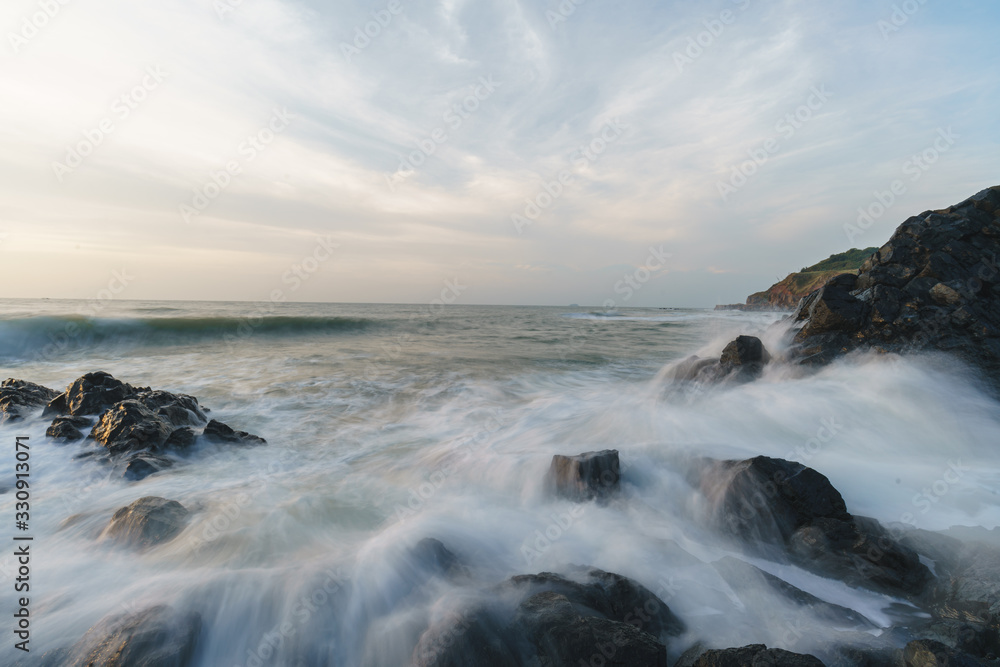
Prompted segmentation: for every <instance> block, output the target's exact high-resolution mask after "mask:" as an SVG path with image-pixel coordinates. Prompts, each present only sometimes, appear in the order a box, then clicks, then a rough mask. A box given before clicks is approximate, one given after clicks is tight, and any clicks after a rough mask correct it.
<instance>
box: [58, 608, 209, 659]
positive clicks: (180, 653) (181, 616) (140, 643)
mask: <svg viewBox="0 0 1000 667" xmlns="http://www.w3.org/2000/svg"><path fill="white" fill-rule="evenodd" d="M200 634H201V616H200V615H199V614H196V613H180V612H177V611H175V610H173V609H171V608H170V607H166V606H162V605H161V606H157V607H151V608H149V609H145V610H143V611H140V612H138V613H135V614H127V615H116V616H109V617H107V618H105V619H103V620H102V621H100V622H99V623H98V624H97V625H95V626H94V627H93V628H91V629H90V630H88V631H87V634H86V635H84V636H83V638H82V639H81V640H80V641H79V642H78V643H77V644H76V646H74V647H73V649H72V651H71V655H72V658H71V659H70V660H69V661H68V662H64V663H61V664H64V665H68V666H72V667H92V666H97V665H102V666H105V667H187V666H188V665H189V664H190V662H191V657H192V656H193V654H194V649H195V646H196V644H197V641H198V636H199V635H200Z"/></svg>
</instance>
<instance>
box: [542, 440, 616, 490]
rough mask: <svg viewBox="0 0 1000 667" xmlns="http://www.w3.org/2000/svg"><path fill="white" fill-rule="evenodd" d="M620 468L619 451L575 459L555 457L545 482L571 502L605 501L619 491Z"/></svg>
mask: <svg viewBox="0 0 1000 667" xmlns="http://www.w3.org/2000/svg"><path fill="white" fill-rule="evenodd" d="M620 482H621V465H620V464H619V461H618V452H617V450H614V449H605V450H603V451H600V452H586V453H584V454H577V455H576V456H563V455H562V454H556V455H555V456H553V457H552V463H551V465H550V466H549V473H548V477H547V478H546V483H547V485H548V487H549V488H550V489H551V490H552V491H553V492H554V493H555V494H556V495H558V496H561V497H563V498H568V499H570V500H575V501H581V500H592V499H594V498H597V499H599V500H606V499H607V498H609V497H610V496H611V495H613V494H615V493H617V492H618V490H619V485H620Z"/></svg>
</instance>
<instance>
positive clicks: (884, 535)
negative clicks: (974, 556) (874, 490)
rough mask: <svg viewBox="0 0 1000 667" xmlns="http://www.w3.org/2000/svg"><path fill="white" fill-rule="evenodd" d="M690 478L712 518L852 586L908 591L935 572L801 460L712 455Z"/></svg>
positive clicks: (758, 546)
mask: <svg viewBox="0 0 1000 667" xmlns="http://www.w3.org/2000/svg"><path fill="white" fill-rule="evenodd" d="M692 481H693V482H694V483H695V485H696V486H700V488H701V490H702V492H703V493H704V494H705V496H706V497H707V498H708V500H709V503H710V506H711V508H712V515H713V519H714V521H715V523H716V524H717V525H719V526H720V527H722V528H724V529H726V530H727V531H728V532H730V533H731V534H732V535H733V536H735V537H736V538H738V540H739V541H740V542H741V544H743V545H744V546H745V547H747V548H750V549H751V550H757V551H761V552H763V553H765V554H766V555H770V556H775V557H779V558H780V557H783V556H786V555H787V556H788V557H790V558H791V559H792V560H794V561H795V562H797V563H798V564H800V565H801V566H802V567H805V568H808V569H811V570H813V571H814V572H817V573H819V574H823V575H825V576H832V577H836V578H839V579H841V580H843V581H844V582H845V583H847V584H849V585H851V586H858V587H865V588H872V589H875V590H878V591H881V592H887V593H892V594H903V595H907V596H911V597H913V596H917V595H919V594H920V593H921V592H922V591H923V590H924V588H925V587H926V585H927V584H928V583H929V582H930V580H931V579H932V578H933V577H932V575H931V573H930V571H929V570H928V569H927V567H926V566H925V565H924V564H923V563H921V562H920V559H919V556H918V555H917V553H916V552H914V551H913V550H912V549H910V548H908V547H906V546H904V545H902V544H900V543H899V542H897V541H896V540H895V539H894V538H893V537H892V536H891V535H889V533H888V532H887V531H886V530H885V529H884V528H883V527H882V526H881V525H879V523H878V522H877V521H875V520H873V519H866V518H864V517H855V516H852V515H851V514H849V513H848V511H847V507H846V505H845V503H844V499H843V498H842V497H841V495H840V493H839V492H838V491H837V490H836V489H835V488H834V487H833V485H832V484H830V480H828V479H827V478H826V477H825V476H823V475H821V474H820V473H818V472H816V471H815V470H813V469H812V468H808V467H806V466H804V465H802V464H800V463H795V462H791V461H785V460H782V459H772V458H769V457H766V456H758V457H756V458H753V459H747V460H745V461H711V462H708V463H707V464H703V465H702V466H697V467H696V468H695V470H694V471H693V473H692ZM775 547H777V549H775Z"/></svg>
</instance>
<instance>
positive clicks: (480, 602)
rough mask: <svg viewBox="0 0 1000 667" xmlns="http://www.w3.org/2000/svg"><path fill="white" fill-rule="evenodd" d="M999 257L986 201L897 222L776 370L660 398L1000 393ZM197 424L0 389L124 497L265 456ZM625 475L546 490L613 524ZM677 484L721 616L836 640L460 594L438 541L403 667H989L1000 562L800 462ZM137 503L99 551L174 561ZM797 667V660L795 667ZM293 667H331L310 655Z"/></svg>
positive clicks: (690, 367)
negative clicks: (692, 515) (249, 454)
mask: <svg viewBox="0 0 1000 667" xmlns="http://www.w3.org/2000/svg"><path fill="white" fill-rule="evenodd" d="M998 251H1000V186H998V187H994V188H990V189H988V190H984V191H983V192H980V193H979V194H977V195H975V196H974V197H971V198H970V199H968V200H966V201H964V202H961V203H960V204H956V205H955V206H952V207H949V208H947V209H943V210H941V211H928V212H925V213H922V214H921V215H919V216H915V217H913V218H910V219H908V220H907V221H906V222H904V223H903V224H902V225H901V226H900V227H899V229H897V230H896V232H895V234H894V235H893V236H892V238H891V239H890V240H889V242H888V243H886V244H885V245H884V246H882V247H881V248H880V249H878V251H876V252H875V254H874V255H873V256H872V257H871V258H870V259H869V260H868V261H866V262H865V264H864V265H863V266H862V268H861V270H860V271H859V273H858V274H857V275H854V274H852V273H846V274H843V275H840V276H837V277H835V278H834V279H833V280H831V281H829V282H828V283H826V284H825V285H824V286H823V287H822V288H820V289H819V290H817V291H815V292H813V293H812V294H810V295H808V296H807V297H805V298H804V299H803V300H802V301H801V303H800V304H799V305H798V307H797V310H796V312H795V313H794V315H793V316H791V317H790V319H788V320H787V321H786V322H784V323H783V325H782V326H785V327H790V328H789V331H788V334H787V335H788V337H789V339H790V340H789V342H790V346H789V348H788V350H787V351H785V352H783V353H782V354H780V355H775V354H772V353H770V352H769V351H768V350H767V349H765V348H764V345H763V344H762V343H761V341H760V340H759V339H758V338H755V337H753V336H739V337H738V338H736V339H735V340H734V341H732V343H730V344H729V345H728V346H727V347H726V348H725V350H724V351H723V353H722V354H721V356H720V357H719V358H718V359H715V358H711V359H699V358H694V357H693V358H690V359H687V360H685V361H684V362H682V363H680V364H677V365H676V366H675V367H674V369H673V371H672V374H671V380H672V381H673V382H675V383H677V384H679V385H685V384H699V385H717V384H720V383H749V382H755V381H758V379H759V378H760V376H761V375H762V374H763V373H764V372H765V369H766V368H767V367H768V366H769V365H772V364H789V365H795V366H798V367H805V368H806V369H808V368H810V367H815V366H818V365H823V364H826V363H829V362H831V361H833V360H835V359H837V358H838V357H840V356H842V355H845V354H848V353H850V352H854V351H864V350H868V351H874V352H877V353H883V354H885V353H912V352H920V351H934V352H938V353H944V354H951V355H955V357H956V358H958V359H961V360H962V361H963V362H964V363H966V364H968V365H970V366H971V367H973V368H975V369H978V370H979V371H980V372H981V373H982V375H983V377H984V379H985V380H986V381H987V382H990V383H992V384H993V386H997V378H998V377H1000V270H998V269H997V252H998ZM208 413H209V410H208V409H207V408H205V407H204V406H202V405H201V404H200V403H199V401H198V400H197V399H196V398H195V397H193V396H189V395H185V394H176V393H171V392H168V391H164V390H153V389H150V388H149V387H135V386H132V385H130V384H127V383H125V382H122V381H121V380H118V379H116V378H114V377H112V376H111V375H110V374H108V373H104V372H94V373H88V374H87V375H84V376H83V377H80V378H78V379H77V380H75V381H74V382H72V383H71V384H70V385H69V386H68V387H67V388H66V389H65V391H62V392H58V391H55V390H52V389H48V388H46V387H43V386H40V385H37V384H33V383H31V382H28V381H24V380H15V379H8V380H6V381H4V382H3V383H2V385H0V415H2V418H3V420H5V421H18V420H28V419H40V418H45V419H46V420H48V419H49V418H51V420H52V421H51V424H50V426H49V428H48V430H47V431H46V435H47V436H48V438H49V443H50V444H51V445H52V446H67V447H68V448H67V453H68V456H75V457H77V458H79V457H96V458H98V459H100V460H101V461H103V462H104V464H105V465H106V466H107V469H108V470H109V474H112V475H115V476H117V477H120V478H122V479H123V480H124V481H123V483H124V484H135V483H137V482H138V481H139V480H142V479H144V478H146V477H148V476H150V475H155V474H157V473H160V472H161V471H163V470H164V469H166V468H175V467H179V466H184V465H189V464H190V461H191V458H192V457H193V456H196V455H197V452H198V451H199V449H200V448H202V447H206V446H214V447H222V448H225V447H248V446H258V445H266V442H265V440H264V439H262V438H260V437H258V436H256V435H252V434H250V433H247V432H245V431H240V430H236V429H234V428H232V427H230V426H228V425H226V424H223V423H221V422H219V421H216V420H214V419H210V418H209V416H208ZM69 447H76V448H77V449H74V448H69ZM628 463H629V462H628V461H627V460H626V461H622V458H621V457H620V454H619V452H618V451H616V450H604V451H597V452H584V453H578V452H574V451H566V452H564V453H562V454H559V455H556V456H554V457H553V458H552V461H551V465H550V467H549V470H548V473H547V476H546V478H545V479H544V480H542V482H543V485H544V488H545V489H546V490H547V493H549V494H550V496H551V497H558V498H561V499H563V500H564V501H565V500H569V501H571V502H572V503H575V504H577V506H580V505H584V504H587V503H599V504H602V505H603V506H609V505H610V507H612V508H613V509H614V511H628V509H629V508H628V506H627V505H628V502H629V500H628V498H624V499H623V498H622V496H621V488H622V485H623V483H624V482H627V481H628V479H629V475H630V469H629V467H628V465H627V464H628ZM684 473H685V474H684V477H683V480H681V481H679V482H678V483H682V484H686V485H687V486H688V487H690V491H691V493H692V494H693V495H695V496H696V497H697V498H698V499H699V503H698V504H697V508H698V512H700V513H701V515H700V516H699V517H698V518H699V520H700V522H701V523H702V524H703V525H705V526H707V527H711V528H712V529H713V534H715V535H717V536H718V539H719V540H720V543H721V544H724V545H725V547H726V549H727V551H728V553H730V554H731V555H728V556H725V557H723V558H721V559H719V560H716V561H714V562H701V561H698V559H694V560H695V561H697V562H696V564H695V567H701V568H703V569H705V570H709V569H710V570H711V571H712V572H713V573H714V576H716V577H718V578H719V580H720V581H724V582H726V586H727V590H728V592H729V594H730V595H731V597H730V598H729V600H730V601H731V602H733V603H734V604H735V603H738V604H739V605H742V606H743V607H745V608H752V607H754V606H755V605H758V604H760V597H759V596H758V592H759V591H761V590H766V591H768V594H769V595H771V596H772V597H773V598H774V599H778V600H781V602H782V604H781V610H784V611H781V610H778V609H776V610H775V611H774V613H775V614H779V613H790V616H789V617H788V618H787V619H783V620H784V621H785V622H787V623H789V624H790V626H792V627H794V626H793V625H792V624H794V616H795V615H796V614H799V613H809V614H811V615H812V616H815V617H817V618H820V619H822V620H823V621H824V622H825V623H827V624H828V625H829V628H831V632H830V633H829V634H828V635H826V636H825V637H826V638H825V639H824V640H823V641H822V642H819V641H808V640H809V639H810V638H804V639H805V640H806V641H800V640H802V639H803V638H802V637H795V636H794V635H791V634H790V636H791V637H792V638H791V639H790V640H789V641H788V642H787V643H786V645H785V646H780V647H779V646H771V647H768V646H766V645H764V644H749V645H745V646H733V645H731V644H729V643H728V641H727V639H726V637H727V632H726V628H718V631H717V632H716V633H714V634H707V633H704V632H703V633H701V634H698V635H696V634H694V633H693V632H692V631H691V629H690V628H691V619H686V618H684V617H683V616H682V615H680V614H678V613H675V611H673V610H672V609H671V607H670V604H669V603H670V599H665V597H668V596H665V595H664V594H663V592H662V591H661V590H657V591H656V592H654V591H652V590H650V589H649V588H646V587H645V586H644V585H643V584H642V583H640V582H638V581H635V580H633V579H630V578H628V577H625V576H622V575H620V574H616V573H613V572H607V571H604V570H601V569H598V568H595V567H592V566H589V565H586V564H576V565H574V564H567V565H566V566H565V567H562V568H561V569H560V571H558V572H522V573H518V574H513V575H511V576H509V577H507V578H505V579H503V580H502V581H497V580H494V581H482V580H479V579H477V578H476V577H474V576H473V575H472V574H471V573H472V572H473V571H474V570H475V567H476V565H477V563H476V562H474V560H473V559H471V558H470V557H468V556H462V555H459V554H456V553H455V552H453V550H452V549H451V548H450V547H449V545H448V544H445V543H444V542H443V541H441V540H439V539H438V536H435V535H432V534H431V535H424V536H422V539H420V541H418V542H416V543H415V544H413V546H412V547H411V548H409V549H408V550H407V552H406V555H405V557H404V560H405V561H406V563H405V567H406V569H407V571H408V572H410V573H412V585H413V587H414V589H417V588H420V587H422V586H423V587H429V586H430V585H431V584H432V583H435V582H436V583H438V584H440V583H442V582H446V583H447V585H448V590H450V591H452V592H453V593H454V598H455V599H456V600H458V602H457V603H455V604H450V605H444V604H442V605H441V607H440V609H439V610H438V611H436V612H435V613H433V614H431V615H430V618H429V619H428V620H427V622H426V623H423V624H422V625H421V626H420V627H419V631H418V632H415V633H414V636H415V643H414V644H413V645H412V651H411V653H410V662H409V664H411V665H413V666H418V667H452V666H454V667H458V666H462V667H480V666H481V667H488V666H495V665H538V666H547V667H560V666H567V667H570V666H572V667H581V666H584V665H602V666H621V667H624V666H639V667H642V666H647V665H648V666H651V667H669V666H671V665H673V666H674V667H742V666H755V667H756V666H760V667H763V666H765V665H767V666H775V667H816V666H821V665H827V666H829V667H833V666H838V667H839V666H844V667H853V666H857V667H868V666H872V667H874V666H882V665H889V666H893V667H932V666H944V665H949V666H964V665H1000V660H998V657H997V656H998V655H1000V549H998V548H997V547H996V546H994V545H992V544H989V543H987V542H985V541H976V540H974V539H972V540H965V541H959V540H957V539H954V538H953V537H950V536H947V535H945V534H942V533H936V532H930V531H923V530H917V529H915V528H912V527H910V526H907V525H905V524H899V525H884V524H882V523H880V522H879V521H877V520H875V519H872V518H869V517H865V516H860V515H857V514H854V513H852V512H851V508H850V507H848V505H847V503H846V502H845V500H844V498H843V496H842V495H841V493H840V492H839V491H838V490H837V489H836V488H835V487H834V486H833V484H832V483H831V482H830V480H829V479H828V478H827V477H826V476H825V475H823V473H822V472H821V471H820V470H816V469H813V468H811V467H809V466H806V465H804V464H803V463H801V462H796V461H789V460H784V459H779V458H771V457H766V456H756V457H752V458H748V459H733V460H724V459H714V458H706V457H699V458H694V459H691V460H689V461H687V462H686V469H685V471H684ZM128 488H131V487H128ZM135 496H136V499H135V500H134V501H133V502H130V503H129V504H127V505H124V506H122V507H121V508H119V509H118V510H117V511H116V512H114V514H113V516H111V517H110V519H109V520H108V522H107V525H106V527H105V528H104V530H103V532H102V533H101V535H100V536H99V537H98V539H102V540H108V541H109V543H113V544H114V545H115V546H116V548H120V549H126V550H132V552H134V553H141V552H146V551H149V550H152V549H157V548H160V547H161V546H163V545H167V544H169V543H170V542H171V541H173V540H176V539H178V536H180V535H182V534H183V533H184V531H185V529H186V527H187V526H188V524H189V522H190V521H191V517H192V515H195V514H196V513H197V512H198V511H199V509H198V508H197V507H185V506H184V505H183V504H182V503H180V502H178V501H176V500H172V499H169V498H161V497H156V496H148V495H140V494H139V493H136V494H135ZM612 503H614V504H612ZM665 543H666V541H665ZM130 553H131V552H130ZM692 558H693V557H692ZM751 561H753V562H756V563H758V564H761V563H763V562H767V563H774V564H781V565H783V566H785V565H787V566H794V567H795V568H797V569H800V570H802V571H805V572H808V573H810V574H811V575H815V576H816V577H819V578H822V579H826V580H832V581H835V582H839V583H840V584H843V585H846V586H848V587H850V588H853V589H858V590H862V591H868V592H871V593H872V594H873V595H877V596H882V599H884V600H885V602H886V606H887V607H888V608H891V609H892V610H893V612H892V613H890V614H889V617H890V618H891V619H892V621H891V625H890V626H889V627H885V625H884V624H879V623H876V622H875V621H873V620H872V619H870V618H867V617H866V616H865V615H864V614H861V613H859V612H857V611H855V610H852V609H848V608H846V607H844V606H841V605H839V604H837V603H836V602H835V601H834V600H832V599H824V598H823V597H821V596H819V595H816V594H813V593H809V592H806V591H804V590H802V589H801V588H798V587H796V586H795V585H793V584H792V583H790V582H789V581H786V580H784V579H783V578H781V577H779V576H776V575H775V574H772V573H769V572H766V571H764V569H762V568H761V567H758V566H757V565H754V564H753V563H752V562H751ZM350 590H351V583H350V582H347V583H345V584H344V586H343V589H342V590H341V591H340V594H342V595H344V596H349V594H350ZM435 590H440V589H435ZM679 594H685V593H683V592H682V593H679ZM704 594H706V595H708V594H709V591H705V593H704ZM675 606H676V605H675ZM787 610H791V611H790V612H788V611H787ZM904 610H905V613H904ZM764 611H765V613H766V611H767V610H764ZM201 612H202V610H198V609H174V608H171V607H168V606H163V605H154V606H150V607H147V608H144V609H140V610H136V611H130V612H128V613H124V614H113V615H110V616H108V617H106V618H104V619H101V620H100V621H98V622H97V623H96V624H94V626H93V627H92V628H91V629H90V630H89V631H88V632H87V633H86V634H85V635H84V636H82V637H81V638H80V639H79V640H78V641H77V642H76V643H75V644H72V645H69V646H65V647H63V648H60V649H57V650H53V651H51V652H49V653H48V654H46V655H45V656H42V657H41V658H40V659H39V662H35V663H30V664H42V665H46V666H49V665H51V666H53V667H54V666H56V665H74V666H75V665H80V666H84V665H87V666H89V665H115V666H119V667H140V666H153V665H161V666H171V667H183V666H186V665H190V664H192V660H194V656H196V655H197V651H198V646H199V642H200V641H202V640H203V638H204V636H205V634H206V633H211V632H213V629H212V628H211V627H208V626H206V625H205V624H204V623H203V615H202V613H201ZM829 637H832V638H833V639H829ZM799 645H808V646H809V648H810V650H809V651H796V650H795V649H796V647H797V646H799ZM305 650H306V649H303V651H305ZM407 650H408V651H409V650H410V649H409V645H408V646H407ZM302 664H310V665H312V664H316V665H326V664H329V663H328V662H324V661H322V659H320V658H310V657H309V654H308V653H307V652H304V653H303V663H302Z"/></svg>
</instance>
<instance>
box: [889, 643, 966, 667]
mask: <svg viewBox="0 0 1000 667" xmlns="http://www.w3.org/2000/svg"><path fill="white" fill-rule="evenodd" d="M903 660H904V661H905V664H906V667H982V665H983V664H984V663H982V662H980V661H979V660H976V659H975V658H974V657H972V656H971V655H969V654H968V653H965V652H964V651H959V650H956V649H953V648H949V647H947V646H945V645H944V644H942V643H941V642H936V641H933V640H931V639H918V640H916V641H912V642H910V643H909V644H907V645H906V648H904V649H903Z"/></svg>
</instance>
